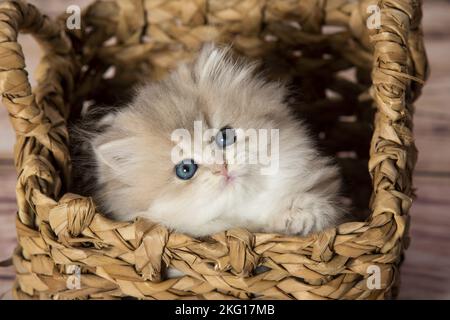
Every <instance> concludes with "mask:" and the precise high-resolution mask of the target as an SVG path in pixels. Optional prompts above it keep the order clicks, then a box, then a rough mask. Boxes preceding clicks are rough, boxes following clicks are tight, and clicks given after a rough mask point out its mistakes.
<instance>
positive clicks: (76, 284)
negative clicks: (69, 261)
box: [66, 265, 81, 290]
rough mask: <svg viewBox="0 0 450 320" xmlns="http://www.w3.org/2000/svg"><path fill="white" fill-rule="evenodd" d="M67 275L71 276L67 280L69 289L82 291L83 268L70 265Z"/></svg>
mask: <svg viewBox="0 0 450 320" xmlns="http://www.w3.org/2000/svg"><path fill="white" fill-rule="evenodd" d="M66 273H68V274H70V275H69V277H67V280H66V287H67V289H69V290H78V289H81V268H80V267H79V266H77V265H68V266H66Z"/></svg>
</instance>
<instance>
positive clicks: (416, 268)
mask: <svg viewBox="0 0 450 320" xmlns="http://www.w3.org/2000/svg"><path fill="white" fill-rule="evenodd" d="M52 1H53V3H54V4H55V6H48V5H47V2H48V0H45V3H46V6H45V7H47V8H52V10H55V11H60V12H61V11H62V10H63V8H64V5H63V4H64V3H81V2H83V3H86V2H88V1H89V0H83V1H81V0H73V1H67V0H64V1H62V0H57V1H56V0H52ZM33 2H35V3H37V4H38V6H39V5H40V4H42V3H43V0H34V1H33ZM424 2H425V4H424V27H425V28H424V29H425V37H426V47H427V51H428V56H429V59H430V62H431V69H432V75H431V78H430V80H429V82H428V83H427V86H426V87H425V89H424V92H423V96H422V97H421V98H420V100H419V101H418V103H417V104H416V107H417V108H416V116H415V136H416V143H417V147H418V149H419V152H420V155H419V162H418V165H417V170H416V173H415V176H414V182H415V186H416V188H417V194H418V198H417V200H416V201H415V203H414V205H413V207H412V210H411V216H412V226H411V238H412V243H411V246H410V248H409V249H408V251H407V254H406V260H405V263H404V265H403V268H402V289H401V293H400V298H402V299H420V298H428V299H450V102H449V101H450V59H449V58H448V55H449V52H450V28H448V21H449V20H450V1H439V0H426V1H424ZM40 7H43V6H42V5H41V6H40ZM50 14H52V12H50ZM23 45H24V51H25V52H32V51H33V50H31V51H30V50H29V49H30V48H31V47H32V43H31V42H30V40H29V38H24V40H23ZM27 48H28V50H27ZM27 61H31V63H29V69H30V70H33V69H34V66H35V65H36V62H37V61H38V57H36V56H31V57H27ZM12 141H13V134H12V132H11V130H10V128H9V123H8V121H7V120H6V116H5V112H4V110H3V108H0V260H3V259H5V258H7V257H9V256H10V255H11V252H12V250H13V248H14V246H15V243H16V240H15V229H14V218H15V210H16V204H15V195H14V189H15V177H16V176H15V172H14V169H13V165H12V160H11V157H12V156H11V150H12V143H13V142H12ZM13 279H14V273H13V270H12V268H7V269H5V268H0V294H1V293H2V292H5V291H6V290H7V289H9V288H10V287H11V284H12V282H13Z"/></svg>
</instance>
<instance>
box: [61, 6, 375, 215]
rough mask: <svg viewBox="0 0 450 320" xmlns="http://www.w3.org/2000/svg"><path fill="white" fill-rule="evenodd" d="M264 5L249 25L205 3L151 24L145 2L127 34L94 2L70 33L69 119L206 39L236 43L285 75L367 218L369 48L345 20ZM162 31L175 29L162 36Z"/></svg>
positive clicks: (299, 109)
mask: <svg viewBox="0 0 450 320" xmlns="http://www.w3.org/2000/svg"><path fill="white" fill-rule="evenodd" d="M209 9H210V10H211V8H209ZM265 10H266V11H265V12H266V13H265V20H266V21H265V23H263V24H258V25H256V26H248V30H246V29H244V30H241V29H239V28H238V26H237V25H235V26H233V24H226V25H225V24H224V25H221V24H220V23H214V19H212V18H211V17H209V19H206V18H205V15H204V12H203V11H200V13H199V14H198V16H197V17H196V16H195V15H194V16H193V17H191V19H190V20H189V21H187V22H184V21H181V22H180V21H172V20H173V19H172V20H170V19H169V20H168V21H166V22H164V23H160V24H159V25H158V26H154V25H152V24H151V23H149V21H148V20H150V22H151V17H150V18H149V17H148V16H147V15H145V10H144V16H145V18H144V22H143V24H142V25H140V28H139V26H137V27H136V31H135V32H134V35H136V36H135V37H134V38H133V37H128V38H126V37H124V36H123V34H121V32H122V31H123V30H122V31H121V28H119V27H114V25H115V24H114V23H111V21H110V19H114V18H110V17H109V18H106V17H104V16H102V17H98V13H96V5H95V4H94V5H93V6H91V7H90V8H89V9H88V10H87V11H86V13H85V16H86V17H87V19H85V21H87V22H85V23H87V24H88V25H85V26H84V27H83V28H82V29H81V30H79V31H74V32H71V33H69V36H70V38H71V40H72V43H73V45H74V48H75V50H76V54H77V56H78V60H79V61H80V73H79V74H78V80H77V83H79V84H80V86H78V87H77V88H76V89H75V92H73V94H72V97H71V99H70V100H71V102H70V104H71V116H70V121H76V120H78V119H79V117H80V114H81V113H82V110H83V108H85V107H87V106H90V105H111V104H121V103H124V102H125V101H126V100H127V99H129V97H130V94H129V92H130V89H131V88H133V86H134V85H135V84H136V83H137V82H139V81H141V80H143V79H154V80H157V79H160V78H162V77H164V76H165V75H166V74H167V72H169V71H170V70H171V69H173V68H174V67H175V66H176V65H177V63H178V62H179V61H183V60H189V59H191V58H192V57H194V56H195V54H196V52H198V50H199V48H200V47H201V45H202V43H203V42H206V41H215V42H218V43H224V44H231V45H232V46H233V48H234V50H235V51H236V52H237V53H238V54H241V55H244V56H247V57H248V58H249V59H258V60H259V61H261V62H262V64H261V68H262V70H263V72H264V74H265V75H266V76H267V77H268V78H270V79H275V80H276V79H282V80H283V81H285V82H286V83H288V86H289V88H290V95H289V96H288V97H287V99H288V102H289V105H290V106H291V107H292V108H293V110H294V111H295V113H296V114H297V115H298V116H299V118H302V119H304V120H305V122H306V123H307V124H309V126H310V127H311V130H312V132H313V135H314V136H315V137H316V138H317V140H318V142H319V146H320V149H321V150H322V151H323V153H325V154H327V155H332V156H334V157H336V158H337V161H338V163H339V165H340V167H341V169H342V174H343V177H344V190H343V193H344V195H345V197H346V198H347V199H348V201H349V203H350V204H351V205H350V206H351V208H352V211H353V213H354V215H355V216H356V217H357V218H360V219H363V218H365V217H367V216H368V215H369V213H370V210H369V201H370V197H371V193H372V182H371V179H370V175H369V172H368V160H369V148H370V141H371V137H372V132H373V121H374V114H375V107H374V106H373V100H372V99H371V97H370V95H369V89H370V86H371V78H370V72H371V67H372V65H371V48H370V47H369V45H367V43H366V41H365V40H366V39H365V38H364V37H362V38H357V37H356V35H355V34H354V32H352V31H351V29H349V28H348V27H347V26H346V24H345V23H334V24H333V25H331V26H330V25H326V24H325V22H324V21H322V22H323V23H322V24H320V23H317V21H313V22H312V21H311V20H310V19H303V18H302V17H301V16H298V15H296V14H292V13H289V10H287V11H283V12H282V13H280V12H279V11H277V9H276V8H272V9H271V8H270V7H269V8H266V9H265ZM354 10H356V7H355V9H354ZM116 25H117V24H116ZM201 27H203V28H208V27H211V28H213V30H209V31H208V32H205V33H206V34H207V36H204V38H205V39H201V40H198V41H194V42H193V43H192V42H186V40H183V39H184V38H176V37H175V36H173V33H176V32H182V31H183V30H184V32H187V31H186V30H196V29H198V28H201ZM241 27H242V25H241ZM155 28H159V29H158V30H156V29H155ZM177 28H178V29H181V30H178V29H177ZM174 30H175V31H174ZM161 32H165V33H166V34H169V35H172V37H171V38H168V39H166V38H161V35H160V33H161ZM249 43H250V46H249ZM349 48H351V50H350V51H349ZM350 52H351V54H350Z"/></svg>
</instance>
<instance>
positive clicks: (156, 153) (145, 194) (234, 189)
mask: <svg viewBox="0 0 450 320" xmlns="http://www.w3.org/2000/svg"><path fill="white" fill-rule="evenodd" d="M217 58H218V59H219V58H220V59H223V58H224V57H223V56H222V57H217ZM201 59H202V57H201V58H200V60H199V61H198V62H197V64H196V65H194V66H193V67H188V66H184V67H181V68H180V69H179V70H178V72H177V73H175V74H173V75H172V76H171V77H170V78H168V79H167V80H165V81H164V82H163V83H161V84H158V85H152V86H147V87H143V88H141V89H139V91H138V95H137V97H136V99H135V101H134V102H133V104H132V105H131V106H130V108H126V109H124V110H123V111H121V112H120V113H119V114H118V115H117V116H116V117H115V118H114V119H113V121H112V123H111V126H110V128H109V129H108V130H107V131H106V133H105V134H104V135H103V136H101V137H99V138H98V139H97V140H96V141H94V146H95V150H96V154H97V157H98V159H99V160H100V161H99V177H100V183H104V187H105V188H106V192H103V194H102V195H101V196H100V200H101V201H102V202H103V203H108V204H109V207H108V206H106V208H105V209H106V210H108V209H111V208H114V209H115V212H114V214H115V215H116V216H120V215H122V214H124V215H127V216H130V215H132V214H134V213H136V214H139V212H140V211H148V212H149V214H150V216H151V217H153V218H154V219H155V220H157V221H159V222H163V223H164V221H168V222H170V224H171V225H174V223H175V222H176V223H178V224H179V225H180V228H181V227H182V225H183V224H191V225H192V224H194V225H195V224H198V225H199V226H201V225H202V224H204V223H207V222H208V221H211V220H213V219H215V218H217V217H219V216H221V215H224V214H230V213H231V214H233V213H234V212H233V210H235V208H237V207H238V206H239V204H240V203H242V202H243V201H245V200H246V199H248V198H249V197H254V196H255V195H257V194H258V192H259V190H261V189H262V188H264V185H265V183H266V179H267V175H264V174H262V170H263V169H264V167H267V163H261V161H260V160H261V159H260V155H261V154H263V155H266V156H270V157H272V158H273V157H275V156H276V157H278V156H279V150H278V149H274V148H273V141H272V139H271V136H270V134H271V133H270V131H267V132H266V134H267V135H268V136H266V137H267V141H265V142H264V141H261V138H260V137H261V136H260V135H258V134H261V133H260V132H258V130H259V129H266V130H271V129H281V127H286V126H289V125H290V124H289V123H285V122H286V121H289V120H288V119H289V116H288V115H287V110H286V109H285V108H284V106H283V105H282V98H283V93H282V92H281V90H280V88H279V87H278V86H276V85H273V84H264V83H262V82H261V81H259V80H255V79H253V78H252V76H251V71H252V70H250V69H248V68H243V69H237V68H236V67H233V65H228V64H223V61H222V60H220V61H219V62H221V63H222V65H220V66H215V68H216V69H214V70H215V71H214V70H213V71H214V72H215V73H213V72H212V71H210V73H208V74H206V75H203V77H207V79H204V78H202V74H199V73H201V72H202V71H203V70H202V69H201V68H200V69H199V70H197V69H196V68H199V65H205V64H207V63H208V61H209V60H210V59H211V58H210V57H203V59H206V61H201ZM209 62H210V63H214V61H212V62H211V61H209ZM219 67H221V68H222V69H223V70H222V69H220V70H219V69H217V68H219ZM191 68H194V70H192V69H191ZM220 72H222V73H220ZM236 79H237V80H236ZM248 129H251V130H255V131H252V132H255V133H256V134H257V135H256V136H249V135H248V133H249V131H247V130H248ZM180 130H181V131H182V132H188V133H189V134H190V137H191V139H185V138H182V137H181V136H180V135H179V134H177V133H179V132H180ZM199 133H201V134H200V136H201V137H200V136H199ZM255 139H256V140H255ZM195 143H197V144H198V143H200V144H201V145H197V146H196V148H194V144H195ZM255 143H256V147H251V145H252V144H253V146H255ZM250 159H253V161H251V160H250ZM254 159H256V162H255V161H254ZM124 197H125V198H126V199H128V200H127V201H124V200H123V199H124ZM117 208H119V211H120V210H123V212H117Z"/></svg>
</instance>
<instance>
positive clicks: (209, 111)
mask: <svg viewBox="0 0 450 320" xmlns="http://www.w3.org/2000/svg"><path fill="white" fill-rule="evenodd" d="M255 68H256V64H251V63H242V61H240V60H237V59H233V57H232V55H231V52H230V49H225V50H222V49H218V48H216V47H214V46H212V45H207V46H206V47H205V48H204V49H203V50H202V51H201V53H200V55H199V57H198V58H197V60H196V61H194V62H193V63H192V64H191V63H186V64H182V65H181V66H180V67H179V68H178V69H177V70H176V72H173V73H171V74H170V76H168V77H167V78H166V79H164V80H163V81H161V82H158V83H153V84H149V85H146V86H145V87H143V88H139V89H138V90H137V92H138V94H137V96H136V97H135V100H134V102H133V104H132V105H131V106H130V108H129V109H125V111H124V113H126V115H125V116H124V117H120V116H119V118H118V121H129V120H131V119H132V118H133V117H132V115H135V118H136V119H133V120H132V121H133V122H135V123H134V124H135V125H138V128H139V131H140V130H141V129H142V127H144V128H147V129H150V130H152V131H153V132H154V133H157V134H163V135H165V136H166V138H170V134H171V133H172V132H173V131H174V130H176V129H179V128H185V129H188V130H193V125H194V121H196V120H201V121H203V122H204V123H205V124H206V125H207V126H208V127H211V128H217V129H220V128H222V127H224V126H226V125H231V124H232V125H233V126H235V127H243V128H245V127H251V128H258V127H265V126H266V122H267V119H268V118H277V117H274V116H275V115H276V114H279V113H280V112H282V110H283V109H282V108H281V109H282V110H280V108H279V107H278V106H279V104H280V103H282V101H283V98H284V89H283V86H281V85H280V84H277V83H268V82H266V81H263V80H262V79H260V78H258V77H255V75H254V73H255ZM130 116H131V119H129V118H130ZM282 116H283V115H282ZM122 118H123V119H122ZM264 118H265V119H264ZM128 119H129V120H128ZM139 123H141V124H140V125H139Z"/></svg>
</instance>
